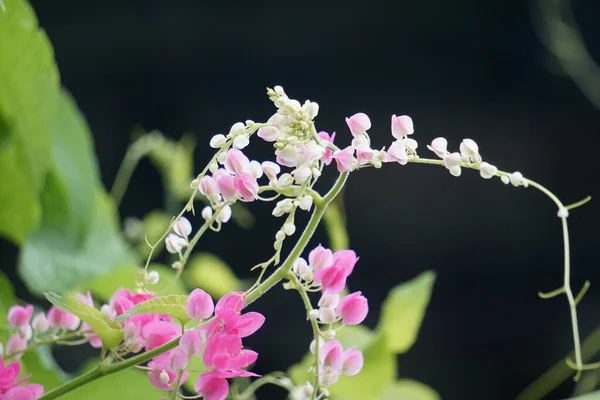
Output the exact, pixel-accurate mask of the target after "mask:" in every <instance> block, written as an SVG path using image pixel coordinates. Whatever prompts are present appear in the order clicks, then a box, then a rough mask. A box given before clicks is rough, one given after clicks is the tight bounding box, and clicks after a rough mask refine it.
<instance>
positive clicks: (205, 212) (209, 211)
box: [202, 206, 213, 221]
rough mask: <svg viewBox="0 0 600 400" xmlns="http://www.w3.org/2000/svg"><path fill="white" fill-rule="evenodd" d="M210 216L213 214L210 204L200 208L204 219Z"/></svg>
mask: <svg viewBox="0 0 600 400" xmlns="http://www.w3.org/2000/svg"><path fill="white" fill-rule="evenodd" d="M212 216H213V210H212V208H211V207H210V206H206V207H204V208H203V209H202V218H204V219H205V220H206V221H208V220H209V219H211V218H212Z"/></svg>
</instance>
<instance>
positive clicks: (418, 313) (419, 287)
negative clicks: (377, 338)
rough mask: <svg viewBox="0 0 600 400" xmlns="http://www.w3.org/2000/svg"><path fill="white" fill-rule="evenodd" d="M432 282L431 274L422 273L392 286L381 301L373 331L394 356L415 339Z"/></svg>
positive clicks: (407, 347)
mask: <svg viewBox="0 0 600 400" xmlns="http://www.w3.org/2000/svg"><path fill="white" fill-rule="evenodd" d="M434 281H435V273H434V272H432V271H427V272H424V273H422V274H421V275H419V276H417V277H416V278H414V279H413V280H411V281H409V282H405V283H403V284H400V285H398V286H396V287H394V288H393V289H392V290H391V291H390V293H389V294H388V297H387V298H386V300H385V301H384V303H383V305H382V308H381V318H380V320H379V325H378V327H377V329H378V331H380V332H383V333H385V336H386V338H387V341H388V347H389V349H390V350H391V351H393V352H394V353H404V352H405V351H407V350H408V349H409V348H410V347H411V346H412V345H413V344H414V342H415V340H416V339H417V334H418V333H419V328H420V327H421V322H422V321H423V316H424V315H425V310H426V309H427V305H428V304H429V299H430V298H431V289H432V287H433V283H434Z"/></svg>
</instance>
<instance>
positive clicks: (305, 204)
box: [298, 194, 313, 211]
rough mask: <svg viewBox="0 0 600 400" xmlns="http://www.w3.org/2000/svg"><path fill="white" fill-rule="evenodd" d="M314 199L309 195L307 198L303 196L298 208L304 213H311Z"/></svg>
mask: <svg viewBox="0 0 600 400" xmlns="http://www.w3.org/2000/svg"><path fill="white" fill-rule="evenodd" d="M312 203H313V198H312V196H311V195H309V194H307V195H306V196H302V198H301V199H300V201H299V202H298V207H300V209H302V210H304V211H309V210H310V208H311V207H312Z"/></svg>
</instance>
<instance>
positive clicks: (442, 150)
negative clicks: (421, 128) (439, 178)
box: [427, 137, 448, 158]
mask: <svg viewBox="0 0 600 400" xmlns="http://www.w3.org/2000/svg"><path fill="white" fill-rule="evenodd" d="M427 148H428V149H429V150H431V151H433V152H434V153H435V154H436V155H437V156H438V157H439V158H444V156H445V155H446V153H447V152H448V141H447V140H446V139H445V138H443V137H438V138H435V139H433V141H432V142H431V145H429V144H428V145H427Z"/></svg>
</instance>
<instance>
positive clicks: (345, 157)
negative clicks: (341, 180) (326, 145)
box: [333, 146, 354, 172]
mask: <svg viewBox="0 0 600 400" xmlns="http://www.w3.org/2000/svg"><path fill="white" fill-rule="evenodd" d="M333 158H335V163H336V165H337V170H338V171H339V172H346V171H350V170H352V164H353V163H354V148H353V147H352V146H348V147H346V148H345V149H344V150H338V151H336V152H335V153H333Z"/></svg>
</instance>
